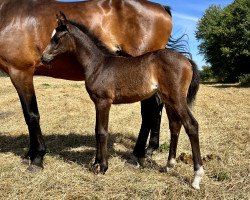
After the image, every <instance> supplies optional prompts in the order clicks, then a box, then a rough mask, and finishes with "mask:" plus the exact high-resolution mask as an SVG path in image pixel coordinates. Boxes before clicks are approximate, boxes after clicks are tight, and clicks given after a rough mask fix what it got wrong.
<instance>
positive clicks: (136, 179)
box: [0, 77, 250, 200]
mask: <svg viewBox="0 0 250 200" xmlns="http://www.w3.org/2000/svg"><path fill="white" fill-rule="evenodd" d="M34 82H35V87H36V93H37V100H38V105H39V110H40V115H41V128H42V131H43V134H44V137H45V140H46V144H47V148H48V153H47V154H46V157H45V166H44V167H45V168H44V170H43V171H42V172H38V173H29V172H27V171H26V166H25V165H23V164H21V162H20V156H21V155H22V154H24V153H25V152H26V150H27V147H28V130H27V127H26V124H25V122H24V118H23V114H22V110H21V105H20V102H19V99H18V95H17V93H16V91H15V90H14V87H13V86H12V84H11V82H10V79H9V78H3V77H2V78H0V163H1V164H0V199H1V200H13V199H25V200H27V199H28V200H36V199H46V200H47V199H51V200H52V199H53V200H54V199H58V200H59V199H72V200H74V199H117V200H118V199H119V200H121V199H149V200H151V199H157V200H158V199H174V200H175V199H190V200H193V199H213V200H214V199H250V89H249V88H240V87H238V86H237V85H221V84H206V85H201V88H200V91H199V93H198V96H197V100H196V103H195V106H194V108H193V113H194V115H195V117H196V119H197V120H198V122H199V124H200V143H201V152H202V156H203V158H204V168H205V173H206V176H205V177H204V179H203V180H202V184H201V190H200V191H195V190H193V189H192V188H191V187H190V182H191V178H192V177H193V167H192V163H190V161H189V159H188V158H189V156H190V155H191V147H190V143H189V140H188V137H187V135H186V134H185V133H184V132H183V130H182V133H181V135H180V141H179V146H178V152H177V154H178V156H180V155H181V154H183V153H185V158H184V159H183V160H182V161H181V160H179V162H178V163H177V166H176V167H175V168H174V170H172V171H171V172H169V173H162V172H160V171H159V169H160V168H162V167H164V166H165V164H166V158H167V154H168V146H169V130H168V122H167V117H166V114H165V112H164V114H163V119H162V125H161V142H160V143H161V150H159V151H158V152H156V154H155V155H153V157H152V159H147V164H146V167H145V168H143V169H135V168H133V167H131V166H130V165H128V164H127V160H128V158H129V156H130V154H131V152H132V149H133V146H134V144H135V140H136V137H137V134H138V131H139V128H140V123H141V122H140V120H141V119H140V104H139V103H135V104H130V105H121V106H113V107H112V109H111V116H110V123H109V132H110V137H109V154H110V157H109V169H108V172H107V173H106V175H104V176H102V175H98V176H97V175H94V174H93V173H92V172H90V170H89V165H90V163H91V162H92V161H93V158H94V155H95V140H94V123H95V111H94V105H93V104H92V102H91V100H90V99H89V97H88V95H87V93H86V91H85V89H84V84H83V82H71V81H64V80H57V79H51V78H41V77H38V78H35V79H34ZM183 155H184V154H183Z"/></svg>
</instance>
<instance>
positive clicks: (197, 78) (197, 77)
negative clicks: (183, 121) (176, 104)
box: [187, 59, 200, 106]
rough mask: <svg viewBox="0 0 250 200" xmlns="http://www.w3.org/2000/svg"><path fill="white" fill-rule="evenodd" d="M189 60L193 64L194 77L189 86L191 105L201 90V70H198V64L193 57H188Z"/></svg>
mask: <svg viewBox="0 0 250 200" xmlns="http://www.w3.org/2000/svg"><path fill="white" fill-rule="evenodd" d="M188 60H189V62H190V63H191V64H192V68H193V77H192V81H191V83H190V86H189V88H188V95H187V103H188V105H189V106H192V103H193V102H194V100H195V96H196V94H197V92H198V90H199V84H200V75H199V71H198V68H197V65H196V64H195V62H194V61H193V60H191V59H188Z"/></svg>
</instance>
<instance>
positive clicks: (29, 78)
mask: <svg viewBox="0 0 250 200" xmlns="http://www.w3.org/2000/svg"><path fill="white" fill-rule="evenodd" d="M9 75H10V78H11V81H12V83H13V85H14V86H15V88H16V90H17V93H18V95H19V98H20V101H21V105H22V109H23V114H24V118H25V121H26V124H27V125H28V130H29V138H30V148H29V151H28V153H27V154H26V155H25V156H24V160H27V161H28V160H29V159H30V160H31V165H30V166H29V168H28V169H29V170H31V171H32V170H36V169H37V167H39V168H43V157H44V155H45V152H46V149H45V143H44V140H43V137H42V132H41V128H40V123H39V121H40V115H39V111H38V107H37V101H36V95H35V90H34V85H33V72H30V71H20V70H12V71H11V72H10V73H9Z"/></svg>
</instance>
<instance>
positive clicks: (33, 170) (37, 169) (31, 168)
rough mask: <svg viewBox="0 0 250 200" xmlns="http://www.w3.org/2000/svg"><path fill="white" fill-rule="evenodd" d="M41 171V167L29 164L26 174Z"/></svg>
mask: <svg viewBox="0 0 250 200" xmlns="http://www.w3.org/2000/svg"><path fill="white" fill-rule="evenodd" d="M42 170H43V167H41V166H37V165H33V164H31V165H30V166H29V167H28V168H27V171H28V172H32V173H37V172H40V171H42Z"/></svg>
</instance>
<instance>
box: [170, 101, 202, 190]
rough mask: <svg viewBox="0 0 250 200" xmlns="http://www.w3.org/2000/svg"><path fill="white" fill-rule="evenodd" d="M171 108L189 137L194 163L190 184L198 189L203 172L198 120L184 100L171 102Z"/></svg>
mask: <svg viewBox="0 0 250 200" xmlns="http://www.w3.org/2000/svg"><path fill="white" fill-rule="evenodd" d="M173 108H174V110H175V111H176V113H177V114H178V116H179V117H180V119H181V122H182V124H183V126H184V128H185V131H186V133H187V135H188V137H189V140H190V143H191V147H192V154H193V163H194V180H193V183H192V186H193V187H194V188H195V189H200V181H201V178H202V176H203V174H204V170H203V167H202V160H201V153H200V144H199V135H198V122H197V121H196V119H195V118H194V117H193V115H192V113H191V112H190V110H189V108H188V106H187V103H186V100H184V101H176V102H175V103H174V104H173Z"/></svg>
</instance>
